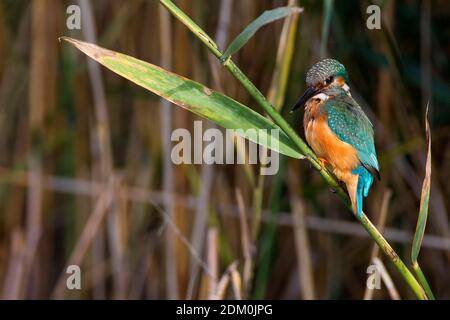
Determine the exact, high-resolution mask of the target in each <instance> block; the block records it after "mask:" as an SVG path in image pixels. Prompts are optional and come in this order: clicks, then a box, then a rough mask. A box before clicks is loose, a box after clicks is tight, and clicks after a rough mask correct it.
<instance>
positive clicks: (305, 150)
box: [160, 0, 427, 299]
mask: <svg viewBox="0 0 450 320" xmlns="http://www.w3.org/2000/svg"><path fill="white" fill-rule="evenodd" d="M160 3H161V4H162V5H164V6H165V7H166V8H167V9H168V10H169V11H170V12H171V13H172V14H173V15H174V16H175V17H176V18H177V19H178V20H179V21H180V22H181V23H183V24H184V25H185V26H186V27H187V28H188V29H189V30H191V31H192V33H193V34H194V35H195V36H196V37H197V38H199V39H200V41H202V42H203V44H205V46H206V47H207V48H208V49H209V50H210V51H211V53H213V54H214V55H215V56H216V57H217V58H218V59H219V60H220V59H221V58H222V52H221V51H220V50H219V49H218V47H217V45H216V44H215V42H214V41H213V40H212V39H211V37H209V36H208V34H207V33H206V32H205V31H203V30H202V29H201V28H200V27H199V26H198V25H197V24H196V23H195V22H194V21H193V20H192V19H191V18H190V17H189V16H187V15H186V14H185V13H184V12H183V11H182V10H180V9H179V8H178V7H177V6H176V5H175V4H174V3H173V2H172V1H170V0H160ZM223 66H224V67H225V68H226V69H227V70H228V71H229V72H230V73H231V74H232V75H233V76H234V77H235V78H236V79H237V80H238V81H239V82H240V83H241V84H242V85H243V87H244V88H245V89H246V90H247V91H248V92H249V94H250V95H251V96H252V97H253V99H255V100H256V102H257V103H258V104H259V105H260V106H261V107H262V108H263V109H264V111H265V112H266V113H267V114H268V115H269V116H270V118H272V120H273V121H274V122H275V123H276V124H277V125H278V126H279V127H280V128H281V130H283V131H284V132H285V133H286V135H287V136H288V137H289V138H291V139H292V141H293V142H294V143H295V144H296V145H297V147H298V148H299V150H300V152H301V153H302V154H303V155H304V156H305V158H306V159H307V160H308V161H309V162H310V163H311V164H312V166H313V167H314V168H315V169H316V170H317V171H319V173H320V174H321V175H322V177H323V178H324V179H325V181H326V182H327V184H328V185H329V186H330V187H332V188H333V189H334V190H336V193H337V195H338V196H339V197H340V198H341V199H342V200H343V202H344V203H345V204H346V206H347V207H349V208H350V205H349V203H350V202H349V198H348V195H347V193H346V192H345V191H344V189H343V188H342V187H341V186H340V185H339V184H338V183H337V181H336V179H335V178H334V177H333V175H332V174H331V173H330V172H329V171H328V170H327V169H326V168H323V167H322V166H321V165H320V163H319V161H318V159H317V157H316V155H315V154H314V152H313V151H312V150H311V149H310V148H309V147H308V146H307V145H306V143H305V142H304V141H303V140H302V139H301V138H300V137H299V136H298V135H297V133H296V132H295V130H294V129H293V128H292V127H291V126H290V125H289V124H288V123H287V121H286V120H285V119H284V118H283V117H282V116H281V114H280V113H278V112H277V111H276V109H275V108H274V107H273V106H272V105H271V104H270V103H269V102H268V101H267V100H266V98H265V97H264V95H263V94H262V93H261V92H260V91H259V90H258V89H257V88H256V87H255V85H254V84H253V83H252V82H251V81H250V80H249V79H248V78H247V76H246V75H245V74H244V73H243V72H242V71H241V70H240V69H239V68H238V67H237V66H236V64H235V63H234V62H233V61H232V60H231V58H228V59H226V60H225V61H224V62H223ZM356 218H357V219H358V220H359V222H360V223H361V224H362V226H363V227H364V229H366V231H367V232H368V233H369V235H370V236H371V237H372V238H373V239H374V240H375V242H376V243H377V244H378V246H379V247H380V248H381V250H383V252H384V253H385V254H386V255H387V256H388V258H389V259H390V260H391V261H392V263H393V264H394V265H395V267H396V268H397V270H398V271H399V273H400V274H401V275H402V277H403V278H404V280H405V281H406V282H407V283H408V285H409V286H410V288H411V289H412V290H413V291H414V293H415V294H416V296H417V297H418V298H419V299H427V295H426V294H425V291H424V289H423V288H422V286H421V285H420V284H419V282H418V281H417V280H416V278H414V276H413V274H412V273H411V271H410V270H409V269H408V268H407V267H406V265H405V264H404V262H403V261H402V260H401V259H400V257H399V256H398V254H397V253H396V252H395V251H394V249H393V248H392V247H391V245H390V244H389V243H388V242H387V241H386V239H385V238H384V237H383V235H382V234H381V233H380V232H379V231H378V230H377V229H376V228H375V226H374V225H373V224H372V222H371V221H370V220H369V219H368V218H367V217H366V215H365V214H364V213H363V214H362V215H361V216H360V217H356Z"/></svg>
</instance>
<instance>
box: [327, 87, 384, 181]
mask: <svg viewBox="0 0 450 320" xmlns="http://www.w3.org/2000/svg"><path fill="white" fill-rule="evenodd" d="M323 107H324V109H325V110H326V112H327V113H328V126H329V127H330V129H331V130H332V131H333V132H334V133H335V134H336V135H337V136H338V138H339V139H341V140H342V141H344V142H346V143H348V144H350V145H351V146H353V147H354V148H355V149H356V150H357V152H358V157H359V160H360V161H361V163H362V164H363V165H364V167H366V168H367V169H368V170H369V171H373V170H372V169H375V170H376V174H377V175H379V171H380V167H379V164H378V160H377V153H376V151H375V144H374V139H373V127H372V123H371V122H370V120H369V118H367V116H366V114H365V113H364V111H363V110H362V109H361V107H360V106H359V105H358V104H357V103H356V102H355V101H354V100H353V99H352V98H350V97H348V96H347V95H345V96H338V97H335V98H331V99H329V100H327V101H326V102H325V104H324V106H323Z"/></svg>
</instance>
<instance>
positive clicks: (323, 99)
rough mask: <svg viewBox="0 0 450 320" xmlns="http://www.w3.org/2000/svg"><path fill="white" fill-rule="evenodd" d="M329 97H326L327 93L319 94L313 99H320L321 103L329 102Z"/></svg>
mask: <svg viewBox="0 0 450 320" xmlns="http://www.w3.org/2000/svg"><path fill="white" fill-rule="evenodd" d="M328 98H329V97H328V95H326V94H325V93H323V92H321V93H319V94H316V95H315V96H314V97H312V99H318V100H320V101H321V102H325V101H327V100H328Z"/></svg>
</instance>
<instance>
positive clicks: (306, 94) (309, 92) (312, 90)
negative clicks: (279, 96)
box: [291, 86, 320, 112]
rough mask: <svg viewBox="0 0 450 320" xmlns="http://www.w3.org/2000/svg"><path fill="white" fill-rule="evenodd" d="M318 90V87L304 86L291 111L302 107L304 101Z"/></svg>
mask: <svg viewBox="0 0 450 320" xmlns="http://www.w3.org/2000/svg"><path fill="white" fill-rule="evenodd" d="M319 92H320V90H319V89H316V88H314V87H313V86H311V87H308V88H306V90H305V92H304V93H303V95H302V96H301V98H300V99H299V100H298V101H297V103H296V104H295V105H294V107H293V108H292V110H291V112H294V111H295V110H297V109H298V108H300V107H303V106H304V105H305V103H306V102H307V101H308V100H309V99H310V98H311V97H314V96H315V95H316V94H318V93H319Z"/></svg>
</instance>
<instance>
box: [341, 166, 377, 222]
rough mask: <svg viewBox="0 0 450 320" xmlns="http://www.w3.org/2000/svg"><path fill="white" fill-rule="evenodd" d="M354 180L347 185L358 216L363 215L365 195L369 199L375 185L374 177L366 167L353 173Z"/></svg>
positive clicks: (360, 167) (361, 167)
mask: <svg viewBox="0 0 450 320" xmlns="http://www.w3.org/2000/svg"><path fill="white" fill-rule="evenodd" d="M352 173H353V175H354V177H355V178H354V179H353V180H352V181H351V182H350V183H347V189H348V192H349V195H350V199H351V201H352V207H353V211H354V212H355V213H356V214H357V215H358V217H360V216H361V214H362V209H363V195H364V197H367V195H368V194H369V190H370V187H371V186H372V183H373V175H372V174H371V173H370V171H369V170H367V169H366V168H365V167H364V166H359V167H357V168H356V169H354V170H353V171H352Z"/></svg>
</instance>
